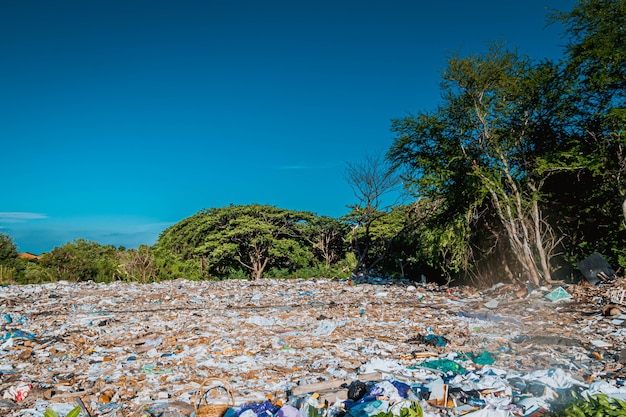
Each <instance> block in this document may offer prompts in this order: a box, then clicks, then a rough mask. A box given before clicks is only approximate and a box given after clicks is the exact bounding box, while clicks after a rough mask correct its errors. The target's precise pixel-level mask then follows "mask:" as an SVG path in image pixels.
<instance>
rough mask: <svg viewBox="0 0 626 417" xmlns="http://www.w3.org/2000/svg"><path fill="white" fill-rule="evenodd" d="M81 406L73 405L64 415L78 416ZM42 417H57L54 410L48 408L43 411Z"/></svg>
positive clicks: (68, 416)
mask: <svg viewBox="0 0 626 417" xmlns="http://www.w3.org/2000/svg"><path fill="white" fill-rule="evenodd" d="M80 412H81V408H80V407H79V406H76V407H74V408H73V409H72V410H71V411H70V412H69V413H67V415H66V416H65V417H78V416H80ZM43 417H59V415H58V414H57V412H56V411H54V410H52V409H50V408H48V409H47V410H46V411H45V412H44V413H43Z"/></svg>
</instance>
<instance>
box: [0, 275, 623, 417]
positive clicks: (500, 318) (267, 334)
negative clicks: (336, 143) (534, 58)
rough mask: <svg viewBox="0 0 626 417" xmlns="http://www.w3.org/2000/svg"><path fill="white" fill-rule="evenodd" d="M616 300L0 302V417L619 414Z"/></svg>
mask: <svg viewBox="0 0 626 417" xmlns="http://www.w3.org/2000/svg"><path fill="white" fill-rule="evenodd" d="M625 293H626V280H624V279H623V278H616V279H615V280H612V281H611V282H605V283H601V284H599V285H591V284H589V283H582V284H581V285H569V286H561V287H556V286H555V287H550V288H541V289H535V290H534V291H532V292H531V293H527V291H526V290H525V289H522V288H519V287H515V286H512V285H496V286H494V287H492V288H490V289H489V290H483V291H478V290H476V289H474V288H472V287H458V288H454V287H453V288H445V287H439V286H436V285H431V284H425V285H421V284H416V283H411V282H409V281H386V280H383V279H376V278H368V279H362V280H360V281H348V280H326V279H319V280H297V279H293V280H259V281H239V280H231V281H222V282H194V281H186V280H182V279H181V280H176V281H170V282H160V283H153V284H143V285H142V284H138V283H121V282H116V283H111V284H96V283H93V282H83V283H69V282H58V283H51V284H42V285H24V286H6V287H2V288H0V314H1V316H0V323H1V325H2V331H1V333H0V395H1V396H2V398H1V399H0V415H2V416H7V417H12V416H43V415H44V413H45V412H46V410H53V411H54V412H55V413H57V414H58V415H59V416H65V415H67V413H69V412H70V410H72V409H73V408H75V407H76V406H77V404H82V406H83V410H82V411H81V416H87V415H89V416H92V417H93V416H146V417H147V416H153V417H157V416H158V417H175V416H192V415H197V416H199V417H201V416H203V415H204V416H206V415H209V414H207V410H209V408H210V406H211V405H215V406H216V407H217V406H223V405H224V404H225V405H227V406H229V409H228V414H229V415H231V416H237V417H238V416H242V417H255V416H256V417H267V416H272V415H278V416H280V417H300V416H303V417H310V416H325V415H327V416H331V415H332V416H341V415H344V414H346V413H347V414H348V415H350V416H353V417H367V416H373V415H377V414H379V413H381V412H385V413H387V412H391V408H392V406H393V404H394V403H402V402H403V401H404V402H406V401H409V403H410V404H409V405H406V407H405V408H406V410H409V411H411V410H413V411H412V412H404V413H403V415H404V416H418V415H420V413H422V414H423V415H425V416H453V415H467V416H515V415H517V416H539V415H546V414H547V413H548V412H552V411H555V410H556V409H558V408H559V407H561V408H563V407H564V406H565V405H566V404H568V403H571V402H572V401H573V398H574V397H575V396H580V395H583V396H584V395H590V394H594V393H602V394H606V395H608V396H610V397H611V398H617V399H620V400H626V388H625V387H624V384H625V378H626V368H625V367H624V366H625V364H626V337H625V336H626V307H625V303H626V296H625ZM222 388H223V389H222ZM229 391H230V394H229ZM205 394H206V395H205ZM411 407H413V408H411ZM418 408H419V412H418V410H417V409H418ZM406 410H405V411H406ZM222 412H223V411H222ZM222 412H220V413H218V414H221V413H222ZM392 414H394V415H400V413H398V412H396V413H392Z"/></svg>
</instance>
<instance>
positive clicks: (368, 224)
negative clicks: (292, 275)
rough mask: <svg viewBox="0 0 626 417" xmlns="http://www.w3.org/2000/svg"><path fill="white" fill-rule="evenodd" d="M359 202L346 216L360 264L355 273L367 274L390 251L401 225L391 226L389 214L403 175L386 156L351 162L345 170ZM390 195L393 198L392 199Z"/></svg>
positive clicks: (357, 264)
mask: <svg viewBox="0 0 626 417" xmlns="http://www.w3.org/2000/svg"><path fill="white" fill-rule="evenodd" d="M345 178H346V181H347V183H348V185H349V186H350V187H351V188H352V191H353V192H354V196H355V197H356V199H357V203H356V204H353V205H351V206H348V207H349V208H351V209H352V211H351V212H350V213H348V214H347V215H346V216H344V221H346V222H347V223H348V224H350V225H351V226H352V233H351V234H350V239H351V244H352V250H353V252H354V254H355V256H356V259H357V263H356V266H355V269H354V271H353V272H354V273H356V274H358V273H368V272H369V271H370V270H373V269H374V268H375V267H376V265H377V264H379V263H380V262H381V261H382V260H383V259H384V257H385V256H386V254H387V251H388V249H389V245H390V244H391V241H392V239H393V237H394V235H395V233H397V232H398V231H399V230H400V229H401V227H388V226H389V225H390V222H389V221H385V220H386V219H385V218H386V217H387V216H388V215H389V214H390V213H392V211H393V210H392V209H393V207H394V206H395V204H396V203H397V201H395V199H394V198H393V196H392V195H393V194H394V191H397V190H398V186H399V185H400V183H401V182H400V177H399V176H398V175H397V173H396V172H395V171H394V170H392V169H391V168H390V167H389V165H388V163H387V161H386V160H385V158H384V157H383V156H378V155H377V156H371V155H368V156H366V157H365V158H364V159H363V160H362V161H361V162H359V163H348V164H347V167H346V172H345ZM390 198H391V201H390V200H389V199H390Z"/></svg>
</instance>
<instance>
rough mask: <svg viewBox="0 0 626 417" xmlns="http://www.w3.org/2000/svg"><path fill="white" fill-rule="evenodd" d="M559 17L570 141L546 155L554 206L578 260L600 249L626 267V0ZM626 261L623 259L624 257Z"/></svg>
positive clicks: (593, 0)
mask: <svg viewBox="0 0 626 417" xmlns="http://www.w3.org/2000/svg"><path fill="white" fill-rule="evenodd" d="M552 20H553V21H556V22H561V23H563V24H564V26H565V28H566V35H567V36H566V38H567V44H566V48H565V59H564V62H563V68H564V70H563V77H562V78H563V79H565V80H567V81H568V82H569V94H568V95H567V96H566V97H565V100H566V101H567V102H568V103H571V108H570V109H569V112H568V125H567V128H566V129H565V131H566V133H567V135H568V141H567V142H566V143H565V144H564V146H563V147H561V148H555V149H554V152H552V153H548V154H546V155H545V158H544V160H543V161H542V164H543V168H544V169H545V171H546V172H552V173H553V174H552V181H551V183H549V184H548V186H549V187H548V188H549V190H550V191H551V195H552V196H553V201H554V203H555V205H554V208H555V209H557V210H558V211H559V214H560V216H559V218H560V219H561V220H562V223H563V224H564V227H565V228H567V229H568V230H569V234H568V235H569V236H570V239H569V240H570V244H569V250H570V251H571V252H572V253H573V257H580V256H586V255H588V254H589V253H590V252H593V251H600V252H602V253H604V254H605V255H607V256H609V258H610V259H611V260H612V261H614V262H618V261H619V262H620V263H621V264H624V263H625V262H626V259H624V253H623V249H622V248H623V246H624V243H625V242H626V232H625V225H624V219H625V218H626V25H624V22H625V21H626V2H624V1H623V0H582V1H578V2H576V5H575V7H574V8H573V9H572V10H571V11H569V12H557V13H555V14H553V15H552ZM619 258H621V259H619Z"/></svg>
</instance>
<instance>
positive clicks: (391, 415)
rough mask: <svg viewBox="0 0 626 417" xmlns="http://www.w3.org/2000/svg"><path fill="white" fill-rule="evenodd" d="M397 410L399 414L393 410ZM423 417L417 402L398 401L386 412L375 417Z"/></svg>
mask: <svg viewBox="0 0 626 417" xmlns="http://www.w3.org/2000/svg"><path fill="white" fill-rule="evenodd" d="M396 408H399V412H398V411H397V410H395V409H396ZM397 416H399V417H424V411H422V407H421V406H420V405H419V403H418V402H417V401H408V400H405V401H400V402H398V403H396V404H394V405H392V406H391V407H390V409H389V411H388V412H380V413H378V414H376V415H375V417H397Z"/></svg>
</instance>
